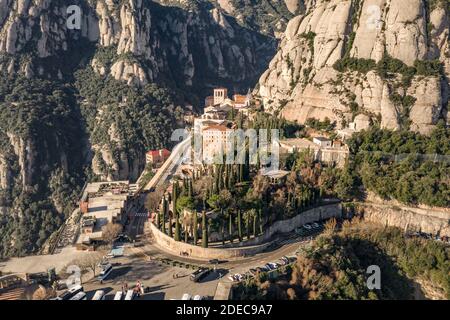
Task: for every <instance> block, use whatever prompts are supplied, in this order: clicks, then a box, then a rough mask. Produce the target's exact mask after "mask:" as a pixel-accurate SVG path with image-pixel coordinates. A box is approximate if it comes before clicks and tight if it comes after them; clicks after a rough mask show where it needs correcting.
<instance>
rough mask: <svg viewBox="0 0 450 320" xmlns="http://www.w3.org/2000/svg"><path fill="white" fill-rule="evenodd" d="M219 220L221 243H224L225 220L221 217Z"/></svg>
mask: <svg viewBox="0 0 450 320" xmlns="http://www.w3.org/2000/svg"><path fill="white" fill-rule="evenodd" d="M221 222H222V227H221V229H222V245H224V244H225V220H224V219H223V218H222V219H221Z"/></svg>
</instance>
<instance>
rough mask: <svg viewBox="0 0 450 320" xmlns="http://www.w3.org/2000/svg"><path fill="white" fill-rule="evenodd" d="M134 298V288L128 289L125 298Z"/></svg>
mask: <svg viewBox="0 0 450 320" xmlns="http://www.w3.org/2000/svg"><path fill="white" fill-rule="evenodd" d="M133 298H134V290H132V289H130V290H128V291H127V294H126V296H125V300H133Z"/></svg>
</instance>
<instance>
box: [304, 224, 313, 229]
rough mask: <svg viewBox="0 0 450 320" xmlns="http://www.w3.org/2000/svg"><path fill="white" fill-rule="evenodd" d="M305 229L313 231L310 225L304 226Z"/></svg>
mask: <svg viewBox="0 0 450 320" xmlns="http://www.w3.org/2000/svg"><path fill="white" fill-rule="evenodd" d="M303 228H305V229H306V230H311V229H312V227H311V226H310V225H309V224H305V225H304V226H303Z"/></svg>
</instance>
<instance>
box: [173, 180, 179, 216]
mask: <svg viewBox="0 0 450 320" xmlns="http://www.w3.org/2000/svg"><path fill="white" fill-rule="evenodd" d="M177 201H178V182H174V183H173V185H172V212H173V213H174V214H175V212H176V211H177Z"/></svg>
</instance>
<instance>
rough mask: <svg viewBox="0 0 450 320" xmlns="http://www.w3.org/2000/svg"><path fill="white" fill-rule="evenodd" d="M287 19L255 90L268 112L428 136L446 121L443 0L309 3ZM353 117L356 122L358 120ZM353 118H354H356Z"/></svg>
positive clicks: (448, 66)
mask: <svg viewBox="0 0 450 320" xmlns="http://www.w3.org/2000/svg"><path fill="white" fill-rule="evenodd" d="M305 8H306V10H305V11H304V13H303V14H300V15H298V16H296V17H295V18H293V19H292V20H291V21H290V22H289V24H288V26H287V29H286V32H285V34H284V36H283V38H282V42H281V44H280V46H279V49H278V52H277V54H276V55H275V57H274V58H273V60H272V61H271V62H270V66H269V68H268V69H267V70H266V71H265V72H264V74H263V75H262V76H261V78H260V80H259V86H258V88H257V92H258V93H259V94H260V95H261V97H262V98H263V99H264V102H265V107H266V108H267V109H269V110H274V109H280V110H282V113H283V114H284V115H285V116H286V118H288V119H291V120H297V121H299V122H301V123H304V122H305V121H306V120H307V119H308V118H317V119H320V120H324V119H325V118H329V119H331V120H333V121H336V123H337V125H338V127H341V128H345V127H347V126H348V125H349V123H351V122H354V121H355V118H356V120H357V121H358V120H362V121H360V122H359V124H360V128H361V129H363V128H366V127H367V125H368V124H369V123H370V121H372V122H378V123H379V124H380V125H381V126H382V127H385V128H389V129H399V128H400V127H406V128H409V129H412V130H416V131H420V132H421V133H428V132H429V131H430V130H431V129H432V128H433V126H434V125H435V124H436V122H437V121H438V120H439V119H447V111H448V93H449V84H448V77H449V74H450V47H449V21H450V20H449V19H450V16H449V15H450V8H449V5H448V1H441V0H430V1H428V0H409V1H403V0H311V1H305ZM358 116H359V117H358ZM357 117H358V118H357Z"/></svg>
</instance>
